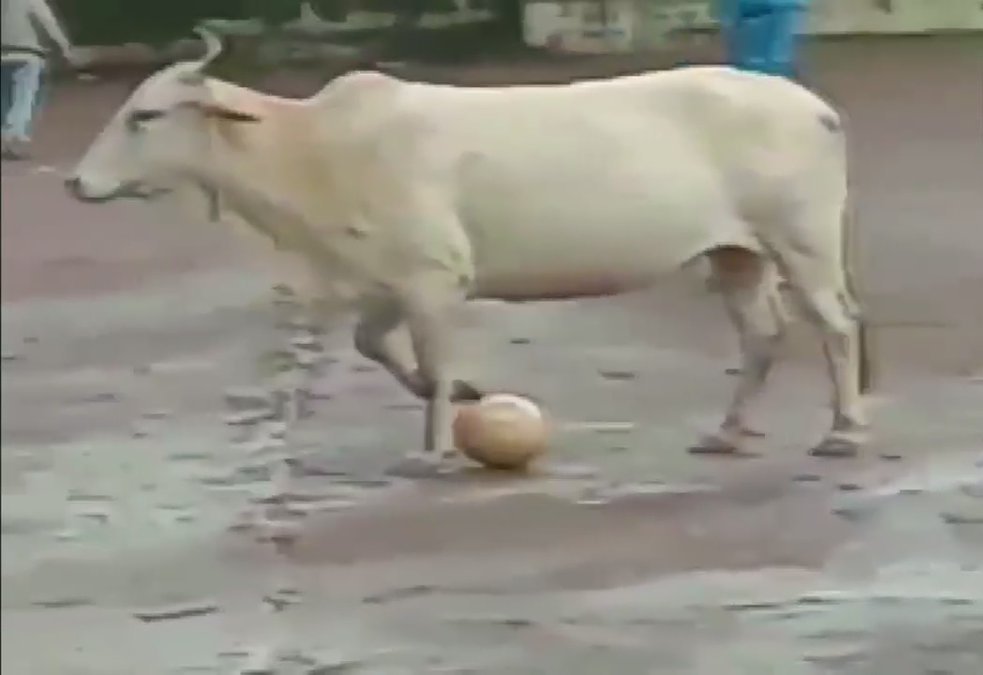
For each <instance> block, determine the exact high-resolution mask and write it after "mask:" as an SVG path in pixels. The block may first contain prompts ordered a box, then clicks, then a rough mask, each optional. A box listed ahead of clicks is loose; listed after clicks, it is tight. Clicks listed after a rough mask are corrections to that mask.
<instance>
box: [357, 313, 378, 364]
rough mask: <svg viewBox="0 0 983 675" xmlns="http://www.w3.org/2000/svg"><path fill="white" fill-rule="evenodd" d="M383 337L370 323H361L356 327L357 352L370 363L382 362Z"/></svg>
mask: <svg viewBox="0 0 983 675" xmlns="http://www.w3.org/2000/svg"><path fill="white" fill-rule="evenodd" d="M381 341H382V336H381V335H380V334H379V332H378V330H376V329H375V327H374V326H371V325H369V323H368V322H363V323H359V324H358V326H356V327H355V335H354V343H355V351H357V352H358V353H359V354H361V355H362V356H364V357H365V358H367V359H369V360H370V361H376V362H378V361H381V360H382V347H381Z"/></svg>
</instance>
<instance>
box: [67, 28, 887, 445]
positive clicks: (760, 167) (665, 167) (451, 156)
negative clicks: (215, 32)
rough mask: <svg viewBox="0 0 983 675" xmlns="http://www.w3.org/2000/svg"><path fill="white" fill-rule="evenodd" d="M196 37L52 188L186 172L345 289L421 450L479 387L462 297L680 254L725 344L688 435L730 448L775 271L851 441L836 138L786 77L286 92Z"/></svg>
mask: <svg viewBox="0 0 983 675" xmlns="http://www.w3.org/2000/svg"><path fill="white" fill-rule="evenodd" d="M202 35H203V37H204V38H205V40H206V43H207V45H208V47H209V52H208V55H207V56H206V57H205V59H204V60H202V61H198V62H182V63H177V64H174V65H172V66H170V67H167V68H165V69H163V70H161V71H159V72H158V73H156V74H154V75H152V76H151V77H149V78H148V79H147V80H146V81H145V82H143V83H142V84H141V85H140V86H139V87H138V88H137V90H136V91H135V92H134V93H133V95H132V96H131V97H130V98H129V100H128V101H127V102H126V103H125V104H124V105H123V106H122V108H121V109H120V110H119V112H117V113H116V115H115V116H114V117H113V119H112V120H111V121H110V122H109V124H108V125H107V126H106V128H105V129H104V130H103V131H102V133H101V134H100V135H99V136H98V138H97V139H96V140H95V141H94V143H93V145H92V146H91V147H90V148H89V150H88V152H87V153H86V154H85V156H84V158H83V159H82V160H81V162H80V163H79V165H78V167H77V168H76V170H75V173H74V176H73V177H71V178H70V179H69V180H68V181H67V187H68V188H69V190H70V191H71V193H72V194H73V195H74V196H75V197H77V198H78V199H80V200H82V201H87V202H105V201H109V200H113V199H119V198H123V197H134V196H136V197H150V196H153V195H155V194H158V193H160V192H163V191H166V190H168V189H170V188H172V187H174V186H177V185H178V184H181V183H188V182H190V183H194V184H197V185H200V186H202V187H204V188H205V189H206V190H207V191H209V192H211V193H213V194H219V195H221V198H222V203H223V204H224V205H225V206H226V207H227V208H229V209H231V210H232V211H234V212H236V213H237V214H238V215H239V216H241V218H242V219H243V220H245V221H246V222H247V223H248V224H249V225H251V226H252V227H253V228H255V229H256V230H257V231H259V232H260V233H262V234H264V235H266V236H267V237H268V238H269V240H270V241H271V242H272V244H273V245H274V246H276V247H277V248H279V249H281V250H287V251H292V252H293V253H295V254H296V255H297V256H298V257H299V258H300V259H302V260H303V261H305V263H306V264H308V265H309V267H310V270H311V271H312V272H313V273H314V274H315V275H316V276H318V278H319V279H320V280H321V282H323V285H324V287H325V288H328V287H332V288H335V287H344V288H345V289H347V291H348V293H347V295H346V296H345V299H346V301H347V303H348V304H347V307H348V308H350V309H354V310H356V311H357V312H358V313H359V315H360V321H359V324H358V327H357V329H356V335H355V340H356V346H357V347H358V349H359V351H360V352H361V353H362V354H364V355H365V356H367V357H369V358H371V359H374V360H376V361H378V362H379V363H380V364H382V365H383V366H384V367H385V368H386V369H387V370H389V371H390V372H391V373H392V374H393V375H394V376H395V377H396V379H398V380H399V381H400V382H401V383H402V384H403V385H404V386H405V387H407V388H408V389H409V390H410V391H412V392H414V393H415V394H416V395H418V396H420V397H422V398H424V399H426V401H427V411H426V433H425V441H424V450H425V452H423V453H415V454H416V455H417V456H418V458H419V457H428V458H431V459H430V461H439V457H440V452H439V451H446V450H449V449H450V448H451V446H452V438H451V433H450V429H451V422H452V414H453V410H452V400H453V399H454V398H455V397H458V398H467V397H473V396H475V395H477V392H476V390H474V389H473V388H472V387H470V386H468V385H466V384H464V383H461V382H457V381H455V379H454V373H453V372H452V369H453V367H452V361H451V360H450V359H449V358H448V353H449V344H450V340H451V339H452V336H451V334H450V333H451V330H450V326H449V321H448V316H449V313H450V312H451V311H452V310H453V309H455V308H456V307H457V306H459V305H460V303H462V302H464V301H465V300H467V299H471V298H486V299H491V298H495V299H504V300H511V301H532V300H550V299H569V298H578V297H587V296H606V295H614V294H618V293H621V292H625V291H629V290H634V289H639V288H643V287H647V286H649V285H651V284H652V283H653V282H655V281H656V280H657V279H658V278H659V277H660V276H661V275H663V274H666V273H668V272H671V271H673V270H676V269H678V268H680V267H681V266H682V265H684V264H685V263H687V262H688V261H691V260H693V259H695V258H696V257H698V256H706V257H707V259H708V260H709V262H710V264H711V267H712V269H713V271H714V274H715V276H716V280H717V283H718V286H719V287H720V288H721V290H722V291H723V295H724V297H725V299H726V306H727V310H728V313H729V315H730V317H731V319H732V320H733V322H734V325H735V327H736V329H737V331H738V333H739V336H740V344H741V351H742V361H743V363H742V370H741V376H740V379H739V383H738V385H737V388H736V392H735V394H734V397H733V400H732V402H731V404H730V407H729V409H728V411H727V414H726V416H725V418H724V421H723V423H722V425H721V426H720V429H719V430H718V431H717V432H716V433H714V434H712V435H710V436H708V437H706V438H704V439H703V440H702V441H701V442H700V443H699V445H697V446H696V447H695V448H693V450H694V451H704V452H734V451H736V450H737V449H739V448H740V446H741V443H742V438H743V437H744V436H745V435H746V427H745V418H746V411H747V408H748V406H749V404H751V403H752V401H753V400H754V399H755V398H757V397H758V395H759V394H760V392H761V390H762V389H763V386H764V384H765V379H766V376H767V373H768V370H769V367H770V366H771V363H772V360H773V356H774V353H775V349H776V346H777V344H778V343H779V340H780V338H781V336H782V333H783V327H784V319H783V317H784V314H783V312H782V311H781V310H782V308H781V306H780V305H779V303H778V296H777V293H776V290H775V279H776V276H777V275H776V274H775V270H776V269H777V270H780V271H781V274H782V276H783V277H785V278H786V279H787V280H788V282H789V285H790V287H791V289H792V291H793V292H794V294H795V296H796V297H797V298H798V300H799V301H800V302H801V304H802V306H803V308H804V309H805V310H806V312H805V314H806V316H808V317H809V318H810V320H811V321H812V322H813V323H814V324H815V325H816V326H817V327H818V328H819V329H820V331H821V333H822V336H823V344H824V351H825V354H826V358H827V360H828V365H829V374H830V379H831V383H832V388H833V408H834V417H833V425H832V430H831V431H830V433H829V434H828V435H827V436H826V437H825V438H824V439H823V441H822V442H821V443H820V444H819V445H818V446H817V447H815V448H814V449H813V453H814V454H818V455H842V454H853V453H855V452H856V451H857V450H858V448H859V446H860V444H861V443H862V442H863V439H864V436H865V434H864V430H865V428H866V421H865V416H864V411H863V401H862V393H863V392H864V391H865V390H866V388H867V379H868V378H867V372H868V370H867V367H866V352H865V349H864V343H865V340H864V339H863V331H862V330H861V329H862V324H861V323H860V321H859V313H858V309H857V303H856V301H855V299H854V294H853V292H852V288H851V283H850V274H849V269H848V264H847V263H848V261H847V260H846V258H847V254H848V253H849V241H848V239H849V238H848V237H847V236H846V235H847V232H846V229H845V227H844V222H845V219H844V217H843V215H844V209H845V204H846V199H847V173H846V156H845V155H846V152H845V139H844V134H843V130H842V127H841V124H840V119H839V116H838V115H837V113H836V112H835V111H834V110H833V109H832V108H831V107H830V106H829V105H827V104H826V103H824V102H823V101H822V100H820V99H819V98H818V97H817V96H815V95H814V94H812V93H810V92H809V91H808V90H806V89H805V88H803V87H801V86H799V85H797V84H794V83H792V82H789V81H787V80H785V79H782V78H777V77H771V76H766V75H759V74H752V73H745V72H739V71H736V70H733V69H731V68H726V67H691V68H681V69H678V70H671V71H665V72H654V73H648V74H642V75H633V76H627V77H617V78H612V79H604V80H594V81H584V82H577V83H573V84H568V85H559V86H516V87H494V88H471V87H455V86H441V85H434V84H423V83H413V82H406V81H402V80H399V79H396V78H393V77H390V76H387V75H384V74H380V73H375V72H353V73H350V74H347V75H345V76H343V77H340V78H338V79H336V80H334V81H333V82H331V83H330V84H328V85H327V86H325V87H324V88H323V89H322V90H321V91H320V92H318V93H317V94H315V95H314V96H312V97H310V98H308V99H303V100H290V99H284V98H278V97H274V96H268V95H264V94H260V93H256V92H254V91H250V90H247V89H244V88H242V87H238V86H235V85H233V84H230V83H228V82H223V81H220V80H216V79H212V78H209V77H207V76H206V75H205V74H204V67H205V65H206V64H207V63H208V62H209V61H210V60H211V59H212V58H214V56H215V55H216V54H218V52H219V51H220V49H221V43H220V42H219V41H218V39H217V38H215V37H214V36H212V35H210V34H208V33H203V34H202ZM407 337H409V340H407ZM434 451H438V452H434ZM418 461H419V460H418Z"/></svg>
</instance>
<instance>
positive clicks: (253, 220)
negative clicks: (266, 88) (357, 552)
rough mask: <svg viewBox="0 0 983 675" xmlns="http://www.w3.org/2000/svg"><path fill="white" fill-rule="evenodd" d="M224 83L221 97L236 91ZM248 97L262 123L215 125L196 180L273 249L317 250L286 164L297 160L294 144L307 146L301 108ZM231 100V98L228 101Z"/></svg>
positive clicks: (215, 122) (251, 109)
mask: <svg viewBox="0 0 983 675" xmlns="http://www.w3.org/2000/svg"><path fill="white" fill-rule="evenodd" d="M223 84H225V85H226V86H228V87H229V88H230V89H229V90H226V91H224V92H222V94H227V93H228V92H229V91H230V90H232V89H231V88H233V87H234V85H228V84H227V83H223ZM232 91H234V90H232ZM248 94H249V96H250V97H251V99H252V100H250V101H248V106H249V108H248V111H249V112H254V113H256V114H258V115H259V116H260V120H259V121H257V122H235V121H224V120H213V122H212V125H211V127H210V147H209V150H208V153H207V155H208V156H207V159H206V160H205V161H203V162H201V163H200V164H199V165H198V166H197V167H195V169H194V170H195V172H196V173H197V174H198V177H197V180H198V181H199V182H200V183H201V184H202V185H203V186H205V187H206V189H210V190H212V191H214V192H215V193H217V194H218V195H220V199H221V203H222V204H223V205H225V206H227V207H229V208H230V209H231V210H233V211H235V212H237V213H238V214H239V215H240V216H242V217H244V218H245V219H246V220H247V221H248V222H249V223H250V224H251V225H252V226H253V227H254V228H256V229H257V230H258V231H259V232H261V233H262V234H264V235H266V236H267V237H269V238H270V239H271V240H272V242H273V243H274V245H275V246H276V247H277V248H287V249H290V248H303V249H311V248H315V247H319V244H318V242H317V238H316V237H314V236H313V234H312V233H311V232H310V231H309V228H308V227H307V223H306V218H305V213H304V212H303V210H302V205H301V203H300V202H299V201H298V199H297V198H296V197H297V195H296V194H294V190H295V188H296V186H295V185H292V184H291V178H290V174H291V170H290V167H289V166H287V165H285V161H287V162H288V163H290V162H294V161H296V157H297V155H298V153H297V148H296V147H295V146H297V144H303V143H305V142H309V139H306V138H305V137H304V135H303V133H302V127H303V126H304V124H305V122H304V114H303V108H302V107H301V106H300V105H299V103H298V102H295V101H289V100H287V99H279V98H276V97H265V96H263V95H261V94H256V93H254V92H248ZM219 100H222V99H219ZM232 101H233V99H231V97H230V99H228V102H229V103H231V102H232ZM298 132H300V133H298ZM292 146H294V147H292ZM285 158H289V159H285Z"/></svg>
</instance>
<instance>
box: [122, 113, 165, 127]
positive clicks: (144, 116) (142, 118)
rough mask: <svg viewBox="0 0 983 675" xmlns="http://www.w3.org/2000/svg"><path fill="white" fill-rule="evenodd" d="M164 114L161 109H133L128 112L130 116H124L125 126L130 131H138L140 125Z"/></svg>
mask: <svg viewBox="0 0 983 675" xmlns="http://www.w3.org/2000/svg"><path fill="white" fill-rule="evenodd" d="M163 115H164V111H163V110H134V111H133V112H131V113H130V116H129V117H127V118H126V126H127V127H128V128H129V129H130V131H139V130H140V127H141V126H143V125H144V124H146V123H147V122H151V121H153V120H155V119H158V118H160V117H162V116H163Z"/></svg>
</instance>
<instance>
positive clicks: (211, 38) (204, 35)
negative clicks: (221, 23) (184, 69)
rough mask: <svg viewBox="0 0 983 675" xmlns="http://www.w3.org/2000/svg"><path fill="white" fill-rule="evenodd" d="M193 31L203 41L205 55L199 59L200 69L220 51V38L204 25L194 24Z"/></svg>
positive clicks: (221, 46)
mask: <svg viewBox="0 0 983 675" xmlns="http://www.w3.org/2000/svg"><path fill="white" fill-rule="evenodd" d="M195 32H196V33H197V34H198V37H200V38H201V39H202V40H203V41H204V42H205V55H204V56H203V57H202V58H201V60H200V61H199V63H200V64H201V65H200V68H201V69H202V70H204V69H205V67H206V66H208V64H209V63H211V62H212V61H214V60H215V58H216V57H217V56H218V55H219V54H221V53H222V48H223V46H224V45H223V44H222V38H220V37H219V36H218V35H216V34H215V33H214V32H212V31H211V30H209V29H208V28H205V27H204V26H195Z"/></svg>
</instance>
